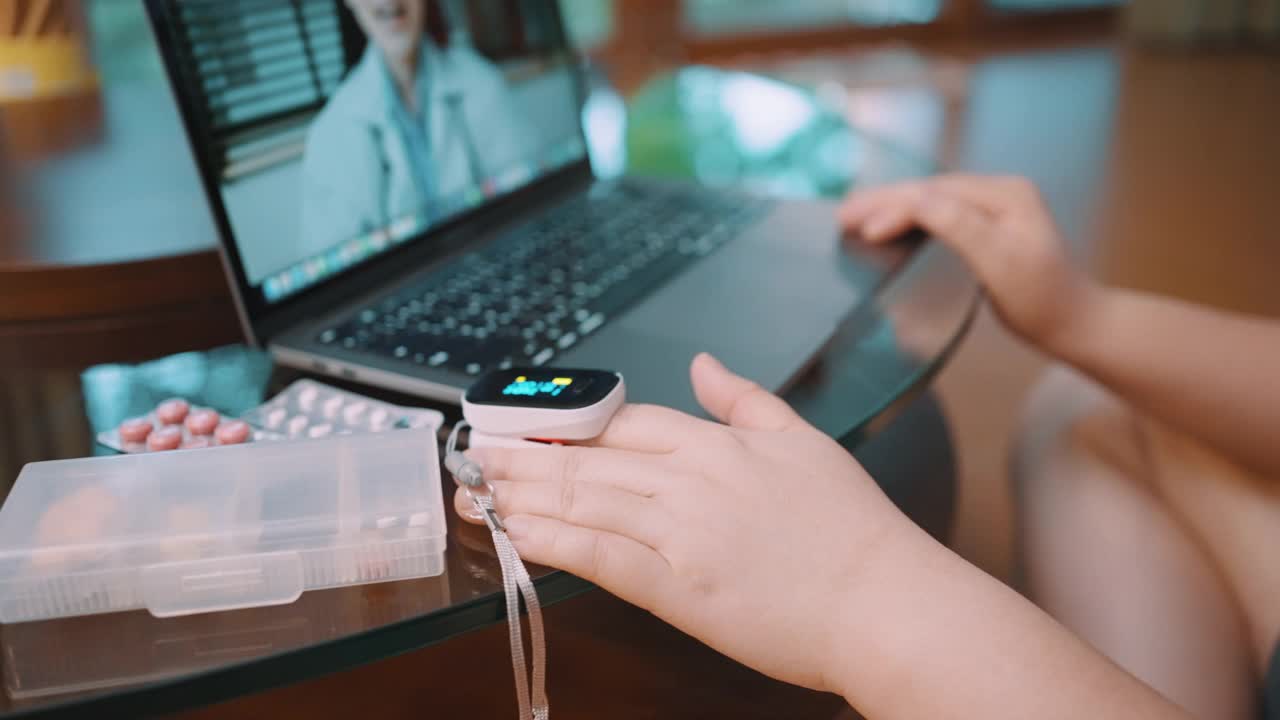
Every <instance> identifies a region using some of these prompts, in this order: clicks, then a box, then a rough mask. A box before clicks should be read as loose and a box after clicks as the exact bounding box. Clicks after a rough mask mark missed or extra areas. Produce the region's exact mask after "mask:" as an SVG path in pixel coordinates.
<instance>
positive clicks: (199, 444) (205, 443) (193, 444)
mask: <svg viewBox="0 0 1280 720" xmlns="http://www.w3.org/2000/svg"><path fill="white" fill-rule="evenodd" d="M207 447H213V441H212V440H210V439H209V438H208V437H207V436H205V435H193V436H191V437H189V438H187V439H186V440H183V441H182V449H183V450H198V449H200V448H207Z"/></svg>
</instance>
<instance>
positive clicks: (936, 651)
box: [830, 528, 1186, 720]
mask: <svg viewBox="0 0 1280 720" xmlns="http://www.w3.org/2000/svg"><path fill="white" fill-rule="evenodd" d="M912 531H914V533H912V534H911V536H910V537H908V538H907V539H906V540H904V541H900V542H898V543H896V545H897V547H896V548H895V549H893V550H891V551H888V552H887V553H886V555H887V559H886V560H885V561H881V562H878V565H879V567H880V568H882V569H880V570H872V571H869V572H868V574H867V577H866V581H867V582H866V583H865V584H864V586H863V587H861V588H859V589H856V590H855V592H854V593H853V598H854V599H853V600H852V601H851V602H850V603H849V604H848V612H847V613H846V614H845V615H844V616H843V617H842V618H840V619H839V626H838V628H837V633H838V636H839V637H840V638H842V639H843V640H844V644H843V646H842V648H843V649H842V651H841V653H840V654H839V655H838V660H837V662H836V665H838V670H837V671H836V677H832V678H831V679H830V680H831V682H832V683H833V685H834V686H835V687H838V688H840V689H841V690H842V693H843V694H844V696H845V698H846V699H847V700H848V701H849V702H850V704H852V705H853V706H854V707H855V708H857V709H858V710H859V711H860V712H862V713H863V714H864V715H866V716H867V717H871V718H876V719H877V720H894V719H895V718H921V717H928V718H979V717H980V718H986V719H988V720H1000V719H1002V718H1009V719H1010V720H1013V719H1014V718H1017V719H1021V718H1029V717H1034V718H1045V719H1052V718H1079V717H1090V718H1098V719H1100V720H1106V719H1108V718H1117V719H1119V718H1125V719H1126V720H1130V719H1134V718H1160V719H1162V720H1163V719H1167V718H1184V717H1186V715H1185V714H1183V713H1182V711H1181V710H1180V709H1178V708H1177V707H1176V706H1175V705H1173V704H1172V703H1170V702H1168V701H1167V700H1165V699H1164V698H1163V697H1161V696H1160V695H1159V694H1158V693H1156V692H1155V691H1154V690H1152V689H1150V688H1149V687H1147V686H1146V685H1144V684H1142V683H1141V682H1140V681H1138V680H1137V679H1136V678H1134V677H1133V676H1131V675H1129V674H1128V673H1126V672H1125V671H1123V670H1121V669H1120V668H1119V667H1117V666H1115V665H1114V664H1112V663H1111V662H1110V661H1109V660H1107V659H1106V658H1104V657H1103V656H1102V655H1100V654H1099V653H1097V652H1096V651H1095V650H1093V649H1092V648H1090V647H1089V646H1087V645H1086V644H1085V643H1084V642H1083V641H1081V640H1079V639H1078V638H1076V637H1075V636H1074V635H1072V634H1071V633H1070V632H1068V631H1067V630H1066V629H1064V628H1063V627H1061V626H1060V625H1058V624H1057V623H1055V622H1054V621H1053V620H1052V619H1050V618H1049V617H1048V616H1047V615H1045V614H1044V613H1042V612H1041V611H1039V610H1038V609H1036V608H1035V607H1034V606H1033V605H1032V604H1031V603H1029V602H1027V601H1026V600H1024V599H1023V598H1022V597H1020V596H1019V595H1017V594H1016V593H1014V592H1013V591H1011V590H1009V589H1008V588H1007V587H1005V586H1004V585H1002V584H1000V583H999V582H997V581H995V580H994V579H992V578H991V577H989V576H987V575H985V574H984V573H982V572H981V571H980V570H978V569H977V568H975V567H973V566H972V565H969V564H968V563H966V562H965V561H964V560H962V559H960V558H959V557H958V556H956V555H955V554H953V553H952V552H950V551H949V550H947V549H946V548H944V547H942V546H941V545H939V544H937V543H936V542H934V541H933V540H932V539H931V538H928V537H927V536H925V535H924V534H923V533H922V532H919V531H918V530H916V529H915V528H912Z"/></svg>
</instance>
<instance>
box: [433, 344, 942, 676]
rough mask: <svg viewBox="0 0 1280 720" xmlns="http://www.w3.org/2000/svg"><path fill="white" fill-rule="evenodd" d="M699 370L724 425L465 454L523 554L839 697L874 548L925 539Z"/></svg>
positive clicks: (723, 380) (870, 490)
mask: <svg viewBox="0 0 1280 720" xmlns="http://www.w3.org/2000/svg"><path fill="white" fill-rule="evenodd" d="M692 377H693V387H694V391H695V393H696V395H697V397H698V401H699V402H700V403H702V405H703V407H705V408H706V409H707V410H708V411H709V412H710V413H711V414H712V415H714V416H715V417H717V418H719V419H720V420H721V421H723V422H724V423H725V424H723V425H722V424H719V423H715V422H711V421H707V420H701V419H697V418H694V417H691V416H689V415H685V414H683V413H679V412H676V411H674V410H669V409H665V408H658V407H653V406H641V405H630V406H627V407H625V408H624V409H623V410H622V411H621V412H620V413H619V414H618V415H617V416H616V417H615V418H614V420H613V422H612V423H611V424H610V425H609V427H608V429H607V430H606V431H605V433H604V435H603V436H601V437H600V438H598V439H597V440H595V441H593V443H592V446H590V447H548V448H545V449H542V448H539V449H528V450H499V449H487V448H486V449H484V450H473V451H469V452H468V455H470V456H471V458H472V459H473V460H475V461H476V462H478V463H479V464H480V465H481V466H482V467H483V469H484V474H485V478H486V479H487V480H489V481H490V482H492V483H493V485H494V487H495V490H496V495H497V509H498V512H499V514H500V515H501V516H502V517H503V519H504V522H505V524H506V526H507V531H508V533H509V535H510V537H511V540H512V542H514V544H515V546H516V548H517V549H518V550H519V551H520V554H521V555H522V556H523V557H524V558H525V559H527V560H529V561H531V562H536V563H541V564H544V565H551V566H554V567H558V568H562V569H564V570H568V571H569V572H572V573H574V574H575V575H579V576H581V577H583V578H585V579H587V580H590V581H591V582H594V583H596V584H598V585H600V586H601V587H603V588H604V589H606V590H608V591H609V592H612V593H614V594H615V595H618V596H619V597H621V598H622V599H624V600H627V601H629V602H632V603H635V604H636V605H639V606H641V607H643V608H645V609H647V610H650V611H651V612H653V613H654V614H655V615H657V616H658V617H660V618H662V619H663V620H666V621H667V622H670V623H671V624H673V625H675V626H676V627H678V628H680V629H682V630H684V631H685V632H687V633H689V634H691V635H693V636H694V637H697V638H698V639H700V640H702V641H703V642H706V643H707V644H708V645H711V646H712V647H715V648H716V649H718V650H720V651H721V652H724V653H725V654H727V655H729V656H731V657H733V658H735V659H737V660H739V661H740V662H743V663H745V664H747V665H750V666H751V667H754V668H756V669H758V670H760V671H761V672H764V673H766V674H768V675H771V676H773V677H776V678H780V679H782V680H786V681H789V682H792V683H797V684H800V685H804V686H807V687H810V688H815V689H822V690H831V691H836V692H839V691H841V689H842V688H840V687H838V685H839V678H837V677H833V673H834V672H835V668H839V667H841V666H842V665H843V664H844V663H843V662H842V660H841V657H842V655H841V653H847V652H848V649H847V645H848V636H847V634H845V636H844V637H843V639H842V638H841V635H842V633H841V632H839V629H840V626H841V623H842V621H843V618H844V616H845V615H846V614H847V612H846V609H847V608H848V607H850V606H851V605H852V603H850V602H849V600H850V598H851V597H852V596H853V595H854V594H855V593H858V592H859V590H860V588H862V587H864V586H865V585H866V584H867V583H874V582H875V580H874V577H875V576H876V572H877V568H878V567H879V566H880V565H882V564H885V561H884V558H883V555H884V553H883V552H882V550H884V549H885V548H886V547H887V546H890V545H892V544H894V543H895V542H896V541H897V539H898V538H899V537H902V536H904V534H916V535H919V534H921V533H919V531H918V529H916V528H915V526H914V525H911V523H910V522H909V521H908V520H907V519H906V518H905V516H903V515H902V514H901V513H899V512H898V510H897V509H896V508H895V507H894V506H893V504H892V503H891V502H890V501H889V500H888V499H887V498H886V497H885V496H884V494H883V493H882V492H881V491H880V489H879V488H878V487H877V486H876V484H875V482H874V481H872V479H871V478H870V477H869V476H868V475H867V473H866V472H865V471H864V470H863V469H862V468H861V467H860V466H859V465H858V463H857V462H856V461H854V459H853V458H852V457H851V456H850V455H849V453H847V452H846V451H845V450H844V449H843V448H841V447H840V446H839V445H838V444H836V443H835V442H833V441H832V440H831V439H830V438H828V437H827V436H825V435H823V434H822V433H821V432H819V431H818V430H816V429H814V428H813V427H811V426H810V425H808V424H807V423H805V422H804V421H803V420H801V419H800V417H799V416H798V415H796V413H795V412H794V411H793V410H792V409H791V408H790V407H788V406H787V405H786V403H784V402H783V401H782V400H780V399H779V398H777V397H776V396H774V395H771V394H769V393H767V392H765V391H764V390H762V389H761V388H760V387H759V386H757V385H755V384H754V383H751V382H749V381H747V380H744V379H743V378H740V377H738V376H736V375H734V374H732V373H730V372H729V371H728V370H726V369H725V368H724V366H723V365H721V364H720V363H719V362H718V361H716V360H715V359H713V358H712V357H710V356H709V355H702V356H699V357H698V358H697V359H695V360H694V363H693V368H692ZM458 497H459V498H462V501H463V502H464V503H465V496H464V495H463V493H458ZM460 508H461V506H460Z"/></svg>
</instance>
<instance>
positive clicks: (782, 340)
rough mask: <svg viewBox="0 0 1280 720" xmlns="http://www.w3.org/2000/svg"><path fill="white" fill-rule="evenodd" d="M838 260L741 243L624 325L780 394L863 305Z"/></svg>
mask: <svg viewBox="0 0 1280 720" xmlns="http://www.w3.org/2000/svg"><path fill="white" fill-rule="evenodd" d="M834 255H836V253H833V256H834ZM835 259H836V258H835V257H826V258H817V257H813V256H806V255H805V254H803V253H794V252H788V251H786V250H785V249H780V248H775V247H769V246H768V245H763V244H757V243H743V244H737V243H734V244H731V245H729V246H728V247H725V248H724V249H722V250H721V252H719V253H715V254H713V255H712V256H711V257H709V258H707V259H706V260H704V261H702V262H700V263H698V265H697V266H695V267H693V268H691V269H690V270H689V271H688V272H685V273H683V274H681V275H680V276H678V277H676V278H675V279H674V280H673V281H672V282H671V283H670V284H669V285H667V286H666V287H664V288H662V289H661V290H660V291H658V292H657V293H655V294H654V295H652V296H651V297H650V298H648V299H647V300H646V301H644V302H642V303H641V304H640V305H639V306H637V307H636V308H635V309H634V310H633V311H632V312H629V313H627V314H626V315H624V316H623V317H622V318H621V319H620V325H621V328H622V329H625V330H627V331H630V332H633V333H636V334H640V335H646V336H650V337H655V338H663V339H665V340H667V341H668V343H669V344H670V345H672V346H675V347H680V348H682V349H683V348H691V349H697V350H705V351H707V352H710V353H712V354H714V355H716V356H717V357H719V358H720V359H722V360H723V361H724V362H725V363H726V364H727V365H729V367H731V368H732V369H733V370H734V371H735V372H738V373H740V374H742V375H744V376H746V377H749V378H751V379H752V380H755V381H756V382H758V383H760V384H761V385H763V386H765V387H766V388H769V389H771V390H776V389H778V388H780V387H781V386H782V385H783V384H784V383H786V382H787V381H788V380H790V379H791V377H792V375H793V374H794V373H796V372H797V371H798V370H799V369H800V368H801V367H802V366H804V365H805V364H806V363H807V362H808V361H809V360H810V359H811V358H812V357H813V355H814V354H815V353H816V352H817V351H818V350H819V348H820V347H821V346H822V345H823V344H824V343H825V342H826V340H827V339H828V338H829V337H830V336H831V334H832V333H833V332H834V331H835V328H836V327H837V325H838V324H839V322H840V321H841V320H842V319H843V318H844V317H845V315H846V314H847V313H848V312H849V310H850V309H851V308H852V307H853V305H854V303H855V302H856V300H857V292H856V291H855V289H854V288H853V287H851V286H850V284H849V282H848V279H847V277H846V276H844V275H842V274H841V273H840V269H839V267H838V265H839V263H838V262H832V260H835Z"/></svg>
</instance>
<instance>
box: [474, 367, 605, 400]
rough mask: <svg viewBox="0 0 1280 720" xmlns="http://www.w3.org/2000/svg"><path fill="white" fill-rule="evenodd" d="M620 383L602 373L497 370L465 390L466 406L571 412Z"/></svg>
mask: <svg viewBox="0 0 1280 720" xmlns="http://www.w3.org/2000/svg"><path fill="white" fill-rule="evenodd" d="M621 382H622V378H621V377H620V376H619V375H618V374H617V373H612V372H608V371H605V370H542V369H538V370H518V369H517V370H500V371H498V372H495V373H491V374H489V375H486V376H485V377H483V378H481V379H480V380H479V381H478V382H476V384H474V385H472V386H471V387H470V388H468V389H467V396H466V399H467V401H468V402H470V403H479V404H485V405H504V406H510V407H528V408H546V409H553V410H573V409H576V408H584V407H590V406H591V405H595V404H596V403H598V402H600V401H601V400H604V399H605V398H606V397H608V396H609V393H611V392H613V390H614V388H616V387H617V386H618V384H619V383H621Z"/></svg>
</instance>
